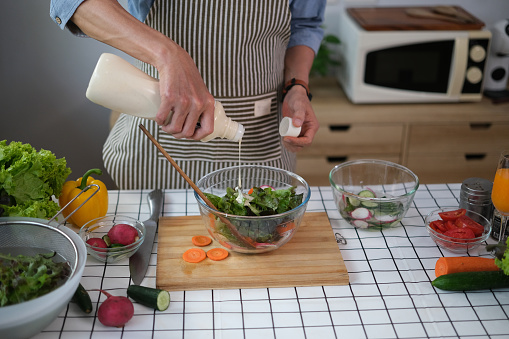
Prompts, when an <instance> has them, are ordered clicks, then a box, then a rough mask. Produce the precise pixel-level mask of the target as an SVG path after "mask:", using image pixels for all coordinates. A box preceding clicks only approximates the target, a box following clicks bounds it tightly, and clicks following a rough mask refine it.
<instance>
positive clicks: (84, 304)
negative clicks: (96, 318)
mask: <svg viewBox="0 0 509 339" xmlns="http://www.w3.org/2000/svg"><path fill="white" fill-rule="evenodd" d="M71 300H72V301H74V302H75V303H76V304H78V306H79V308H80V309H81V310H82V311H83V312H85V313H90V312H92V300H91V299H90V295H89V294H88V292H87V290H86V289H85V288H84V287H83V285H81V284H79V285H78V288H77V289H76V292H74V295H73V296H72V299H71Z"/></svg>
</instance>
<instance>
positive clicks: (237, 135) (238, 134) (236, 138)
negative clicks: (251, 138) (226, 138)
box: [232, 124, 246, 141]
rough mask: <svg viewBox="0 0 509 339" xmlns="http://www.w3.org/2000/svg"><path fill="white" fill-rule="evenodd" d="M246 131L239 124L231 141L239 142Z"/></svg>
mask: <svg viewBox="0 0 509 339" xmlns="http://www.w3.org/2000/svg"><path fill="white" fill-rule="evenodd" d="M245 131H246V129H245V128H244V125H242V124H239V127H238V128H237V131H236V132H235V136H234V137H233V139H232V141H239V140H241V139H242V137H243V136H244V132H245Z"/></svg>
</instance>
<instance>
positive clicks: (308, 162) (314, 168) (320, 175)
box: [296, 152, 400, 186]
mask: <svg viewBox="0 0 509 339" xmlns="http://www.w3.org/2000/svg"><path fill="white" fill-rule="evenodd" d="M355 159H380V160H388V161H392V162H396V163H399V161H400V159H399V155H379V154H376V155H374V154H368V155H365V156H359V155H351V156H343V157H327V156H302V155H301V153H300V152H299V154H298V156H297V170H296V173H297V174H299V175H300V176H302V177H303V178H304V179H305V180H306V181H307V183H308V184H309V185H311V186H329V173H330V171H331V170H332V168H333V167H334V166H336V165H338V164H340V163H342V162H345V161H350V160H355Z"/></svg>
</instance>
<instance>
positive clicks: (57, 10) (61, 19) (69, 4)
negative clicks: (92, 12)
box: [49, 0, 85, 36]
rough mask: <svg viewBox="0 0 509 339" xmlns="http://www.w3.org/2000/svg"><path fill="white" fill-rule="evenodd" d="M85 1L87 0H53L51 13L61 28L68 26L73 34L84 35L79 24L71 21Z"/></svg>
mask: <svg viewBox="0 0 509 339" xmlns="http://www.w3.org/2000/svg"><path fill="white" fill-rule="evenodd" d="M83 1H85V0H51V3H50V8H49V15H50V17H51V19H52V20H53V21H54V22H55V23H56V24H57V25H58V26H59V27H60V29H62V30H63V29H65V28H68V29H69V30H70V31H71V32H72V33H73V34H75V35H79V36H84V35H85V34H83V32H82V31H81V30H80V29H79V28H78V26H76V25H75V24H74V23H73V22H72V21H69V20H70V19H71V17H72V15H73V14H74V12H75V11H76V8H78V6H79V5H81V3H82V2H83Z"/></svg>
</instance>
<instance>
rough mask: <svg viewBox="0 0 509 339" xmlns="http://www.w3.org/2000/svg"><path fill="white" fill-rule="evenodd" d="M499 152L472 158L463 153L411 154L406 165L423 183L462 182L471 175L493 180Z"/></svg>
mask: <svg viewBox="0 0 509 339" xmlns="http://www.w3.org/2000/svg"><path fill="white" fill-rule="evenodd" d="M498 157H499V154H498V153H496V154H487V155H486V156H484V157H478V158H472V157H468V156H465V155H461V154H443V155H440V154H435V155H431V154H430V155H426V154H423V155H422V154H421V155H415V154H410V156H409V157H408V161H407V164H406V166H407V167H408V168H409V169H410V170H412V171H413V172H414V173H415V174H416V175H417V176H418V177H419V181H420V182H421V183H423V184H438V183H461V182H463V180H465V179H467V178H470V177H479V178H485V179H488V180H493V178H494V176H495V170H496V168H497V162H498Z"/></svg>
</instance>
